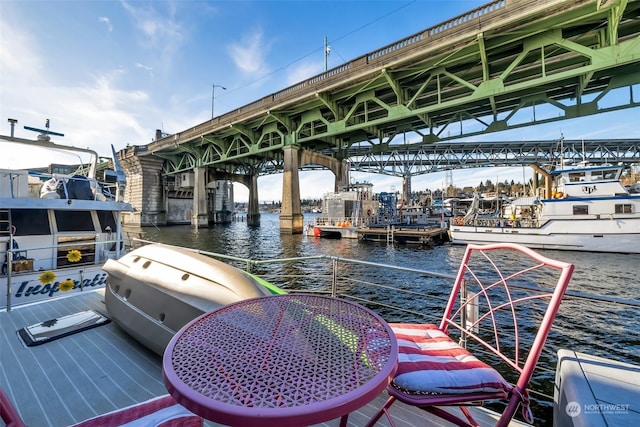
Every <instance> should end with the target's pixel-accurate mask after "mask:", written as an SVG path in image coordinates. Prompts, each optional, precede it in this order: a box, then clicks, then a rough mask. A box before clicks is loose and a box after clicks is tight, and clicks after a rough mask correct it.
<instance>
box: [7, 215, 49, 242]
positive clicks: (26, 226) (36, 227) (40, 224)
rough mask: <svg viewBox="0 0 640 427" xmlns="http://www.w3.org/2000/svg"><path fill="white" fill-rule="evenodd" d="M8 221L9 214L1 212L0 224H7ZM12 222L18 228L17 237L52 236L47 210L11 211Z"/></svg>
mask: <svg viewBox="0 0 640 427" xmlns="http://www.w3.org/2000/svg"><path fill="white" fill-rule="evenodd" d="M8 221H9V214H8V212H7V211H2V212H0V224H7V223H8ZM11 222H12V223H13V225H15V226H16V236H42V235H46V234H51V228H50V227H49V216H48V215H47V210H46V209H11Z"/></svg>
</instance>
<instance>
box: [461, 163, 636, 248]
mask: <svg viewBox="0 0 640 427" xmlns="http://www.w3.org/2000/svg"><path fill="white" fill-rule="evenodd" d="M626 168H628V166H625V165H598V166H594V165H588V164H580V165H577V166H576V167H573V168H567V169H560V170H554V171H551V172H547V171H545V170H543V169H541V168H539V167H537V166H535V167H534V169H535V170H536V171H537V172H539V173H541V174H542V175H543V176H544V177H545V183H546V185H545V188H544V189H540V190H541V191H540V192H539V196H536V197H527V198H520V199H516V200H513V201H511V202H510V203H506V204H504V205H503V206H502V207H501V208H500V209H499V210H498V211H497V212H496V213H495V214H493V215H480V214H479V208H478V206H479V204H478V201H477V200H476V201H475V202H474V203H473V204H472V206H471V208H470V209H469V211H468V212H467V214H466V215H465V216H464V217H462V216H458V217H456V218H453V219H452V220H451V222H450V228H449V233H450V235H451V240H452V242H453V243H460V244H467V243H491V242H499V243H502V242H513V243H520V244H523V245H526V246H530V247H532V248H542V249H557V250H576V251H588V252H617V253H640V194H632V193H630V192H629V191H628V189H627V188H626V187H625V186H624V185H622V182H621V177H622V174H623V172H624V170H625V169H626Z"/></svg>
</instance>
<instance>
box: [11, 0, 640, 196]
mask: <svg viewBox="0 0 640 427" xmlns="http://www.w3.org/2000/svg"><path fill="white" fill-rule="evenodd" d="M484 3H486V2H485V1H475V0H447V1H437V0H410V1H402V0H393V1H386V0H359V1H349V0H346V1H324V0H315V1H313V0H307V1H296V0H280V1H271V0H261V1H241V0H238V1H236V0H227V1H191V0H181V1H177V0H175V1H139V0H129V1H116V0H103V1H81V0H74V1H63V0H46V1H44V0H43V1H33V0H0V134H3V135H8V134H9V133H10V126H9V123H8V122H7V119H8V118H12V119H17V120H18V125H17V127H16V129H15V136H17V137H22V138H33V137H35V134H33V133H32V132H29V131H27V130H24V129H23V126H31V127H36V128H43V127H44V125H45V121H46V120H47V119H49V120H50V126H51V127H50V129H51V130H52V131H55V132H60V133H64V134H65V136H64V138H57V139H56V138H54V140H55V141H56V142H60V143H64V144H69V145H74V146H77V147H83V148H87V147H89V148H91V149H93V150H95V151H97V152H98V153H99V154H100V155H102V156H111V148H110V147H111V145H113V146H114V147H115V149H116V150H120V149H123V148H125V147H126V146H127V145H144V144H148V143H149V142H151V141H152V140H153V138H154V135H155V130H156V129H160V130H162V131H163V132H165V133H176V132H180V131H182V130H185V129H187V128H190V127H192V126H195V125H197V124H200V123H203V122H205V121H207V120H209V119H210V118H211V115H212V109H213V110H214V113H215V115H219V114H223V113H225V112H227V111H230V110H233V109H236V108H239V107H241V106H243V105H245V104H248V103H250V102H252V101H254V100H256V99H259V98H262V97H264V96H266V95H268V94H271V93H274V92H277V91H279V90H281V89H283V88H286V87H288V86H290V85H293V84H295V83H297V82H299V81H301V80H304V79H306V78H309V77H311V76H314V75H316V74H319V73H321V72H323V71H324V61H325V57H324V54H323V47H324V39H325V37H326V38H327V41H328V44H329V46H330V48H331V53H330V55H329V57H328V59H327V60H328V68H333V67H336V66H339V65H341V64H343V63H345V62H348V61H350V60H352V59H354V58H356V57H358V56H360V55H363V54H365V53H367V52H371V51H374V50H376V49H378V48H380V47H383V46H385V45H387V44H390V43H393V42H395V41H397V40H399V39H402V38H404V37H406V36H409V35H411V34H413V33H416V32H419V31H421V30H424V29H425V28H428V27H430V26H432V25H435V24H438V23H440V22H443V21H445V20H447V19H449V18H451V17H453V16H456V15H458V14H461V13H463V12H466V11H468V10H471V9H473V8H475V7H477V6H479V5H481V4H484ZM214 87H215V89H214ZM214 91H215V92H214ZM214 93H215V97H214V96H213V95H214ZM627 96H628V94H627ZM636 96H637V95H636ZM639 119H640V109H638V108H635V109H630V110H626V111H621V112H617V113H607V114H601V115H597V116H591V117H587V118H583V119H573V120H570V121H561V122H556V123H553V124H549V125H543V126H535V127H527V128H523V129H519V130H517V131H508V132H502V133H500V134H489V135H486V136H483V137H482V138H483V139H484V140H489V141H493V140H554V139H558V138H559V137H560V136H561V135H563V136H564V137H565V138H566V139H592V138H598V139H600V138H603V139H604V138H613V139H615V138H640V126H637V122H638V120H639ZM475 139H476V140H480V139H479V138H478V137H476V138H475ZM3 152H4V153H3ZM15 161H16V159H14V158H9V156H8V155H7V154H6V150H5V149H2V148H1V147H0V168H1V167H7V166H6V164H7V163H11V164H12V165H15ZM3 163H4V165H3ZM528 176H530V172H529V171H528V170H527V171H523V169H522V168H499V169H496V168H491V169H478V170H474V171H472V172H470V171H461V170H458V171H453V172H452V178H453V183H454V184H455V185H456V186H458V187H464V186H467V185H471V186H476V185H478V184H479V183H480V182H484V181H486V180H487V179H490V180H492V181H493V182H495V181H496V180H499V181H504V180H509V181H510V180H511V179H514V180H515V181H520V182H522V181H523V178H524V179H525V180H526V179H528ZM351 177H352V179H357V180H367V181H369V182H371V183H372V184H373V185H374V191H376V192H382V191H394V190H397V191H400V190H401V188H402V183H401V179H400V178H397V177H389V176H384V175H374V174H364V173H357V172H352V174H351ZM445 181H446V177H445V174H444V173H434V174H428V175H420V176H415V177H413V179H412V189H413V190H414V191H416V190H424V189H427V188H429V189H432V190H435V189H437V188H443V187H444V184H445ZM332 190H333V174H332V173H331V172H328V171H313V172H300V193H301V197H302V198H305V199H307V198H315V199H320V198H322V195H323V194H324V193H327V192H331V191H332ZM258 192H259V199H260V201H261V202H269V201H278V200H281V198H282V175H281V174H277V175H271V176H265V177H260V178H259V179H258ZM235 199H236V201H237V202H242V201H246V200H247V199H248V189H247V188H246V187H244V186H242V185H240V184H235Z"/></svg>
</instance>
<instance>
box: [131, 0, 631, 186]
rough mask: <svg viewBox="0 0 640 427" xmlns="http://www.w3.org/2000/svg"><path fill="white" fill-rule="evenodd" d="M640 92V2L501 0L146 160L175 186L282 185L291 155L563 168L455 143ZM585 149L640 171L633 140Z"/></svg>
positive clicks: (394, 168)
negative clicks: (242, 181)
mask: <svg viewBox="0 0 640 427" xmlns="http://www.w3.org/2000/svg"><path fill="white" fill-rule="evenodd" d="M639 87H640V0H570V1H560V0H537V1H533V2H532V1H529V0H496V1H493V2H490V3H487V4H486V5H484V6H482V7H479V8H477V9H474V10H471V11H469V12H467V13H465V14H462V15H460V16H457V17H455V18H453V19H451V20H449V21H447V22H443V23H441V24H438V25H436V26H434V27H431V28H428V29H426V30H424V31H422V32H420V33H417V34H413V35H411V36H409V37H407V38H405V39H403V40H399V41H397V42H395V43H393V44H391V45H388V46H385V47H383V48H381V49H379V50H377V51H375V52H370V53H368V54H365V55H363V56H361V57H359V58H356V59H354V60H352V61H350V62H348V63H346V64H343V65H341V66H339V67H336V68H334V69H331V70H328V71H326V72H325V73H322V74H320V75H317V76H314V77H312V78H310V79H307V80H305V81H302V82H300V83H298V84H296V85H294V86H291V87H288V88H285V89H283V90H281V91H279V92H276V93H273V94H270V95H268V96H266V97H264V98H261V99H259V100H256V101H254V102H253V103H251V104H248V105H245V106H243V107H241V108H238V109H237V110H234V111H231V112H228V113H226V114H224V115H221V116H218V117H215V118H213V119H211V120H209V121H207V122H204V123H202V124H199V125H197V126H194V127H192V128H190V129H187V130H185V131H183V132H179V133H176V134H171V135H167V136H165V137H163V138H160V139H158V140H156V141H154V142H152V143H151V144H149V145H148V146H146V148H145V150H140V151H139V152H141V153H142V154H153V155H155V156H159V157H161V158H163V159H165V162H164V169H163V173H164V174H165V175H171V174H176V173H180V172H184V171H189V170H192V169H194V168H198V167H206V168H209V169H213V170H215V171H216V172H217V173H218V174H229V175H261V174H268V173H274V172H278V171H282V166H283V158H284V155H283V149H285V148H287V147H295V148H297V149H300V150H310V151H313V152H316V153H321V154H325V155H327V156H330V157H332V158H335V159H337V160H340V161H342V160H349V161H350V163H351V168H352V170H368V171H371V172H377V173H387V174H392V175H396V174H401V175H403V176H406V175H412V174H420V173H427V172H433V171H437V170H445V169H451V168H459V167H470V166H471V165H473V167H477V166H487V165H508V164H522V163H523V162H528V161H538V162H552V160H554V159H557V158H558V157H559V156H560V155H561V154H560V153H559V151H558V149H557V148H556V149H554V148H553V147H554V146H555V145H554V144H555V143H554V142H546V143H544V142H530V143H523V142H512V143H511V142H504V143H496V142H492V143H473V144H471V143H458V142H454V141H453V140H460V139H464V138H467V137H470V136H474V135H480V134H489V133H492V132H498V131H503V130H507V129H515V128H519V127H524V126H532V125H537V124H542V123H548V122H553V121H559V120H567V119H571V118H576V117H583V116H589V115H594V114H598V113H603V112H609V111H616V110H621V109H626V108H638V107H639V106H640V99H639V95H638V94H637V93H635V92H637V91H638V89H639ZM634 91H635V92H634ZM621 92H622V96H620V95H621ZM614 94H617V96H613V95H614ZM612 99H615V102H612ZM629 125H630V126H633V125H635V124H631V123H630V124H629ZM408 136H409V138H410V139H411V140H416V139H417V140H418V142H417V143H412V144H406V141H407V137H408ZM565 146H574V147H575V144H573V145H572V144H565ZM579 147H580V149H575V150H574V154H571V155H572V156H574V157H585V158H587V160H592V161H625V162H637V161H638V141H634V140H626V141H588V142H585V144H583V143H582V142H580V144H579ZM576 153H577V154H576ZM565 154H566V153H565ZM303 166H304V167H314V165H303ZM398 171H399V172H398Z"/></svg>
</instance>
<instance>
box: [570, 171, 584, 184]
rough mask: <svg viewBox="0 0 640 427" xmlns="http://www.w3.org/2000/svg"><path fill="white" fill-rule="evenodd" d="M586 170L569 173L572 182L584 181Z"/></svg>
mask: <svg viewBox="0 0 640 427" xmlns="http://www.w3.org/2000/svg"><path fill="white" fill-rule="evenodd" d="M584 176H585V173H584V172H572V173H570V174H569V181H570V182H583V181H584Z"/></svg>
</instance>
